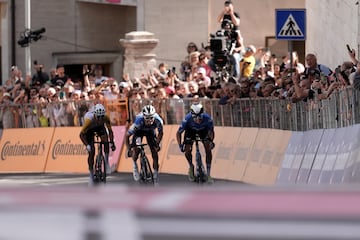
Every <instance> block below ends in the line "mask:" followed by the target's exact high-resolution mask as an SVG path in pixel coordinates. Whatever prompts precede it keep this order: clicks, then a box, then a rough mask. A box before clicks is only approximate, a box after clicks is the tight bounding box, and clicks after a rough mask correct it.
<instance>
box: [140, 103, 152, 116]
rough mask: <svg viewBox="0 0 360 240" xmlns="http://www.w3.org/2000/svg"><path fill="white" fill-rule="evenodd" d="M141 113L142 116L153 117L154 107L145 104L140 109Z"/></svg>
mask: <svg viewBox="0 0 360 240" xmlns="http://www.w3.org/2000/svg"><path fill="white" fill-rule="evenodd" d="M142 113H143V115H144V118H150V117H154V114H155V108H154V107H153V106H151V105H145V106H144V107H143V109H142Z"/></svg>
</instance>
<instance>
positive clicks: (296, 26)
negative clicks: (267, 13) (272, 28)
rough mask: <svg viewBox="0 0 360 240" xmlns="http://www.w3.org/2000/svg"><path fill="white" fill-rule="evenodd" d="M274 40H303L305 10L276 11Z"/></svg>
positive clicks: (304, 35) (304, 34)
mask: <svg viewBox="0 0 360 240" xmlns="http://www.w3.org/2000/svg"><path fill="white" fill-rule="evenodd" d="M275 11H276V14H275V15H276V39H282V40H305V39H306V10H305V9H276V10H275Z"/></svg>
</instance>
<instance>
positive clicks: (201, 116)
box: [176, 103, 215, 182]
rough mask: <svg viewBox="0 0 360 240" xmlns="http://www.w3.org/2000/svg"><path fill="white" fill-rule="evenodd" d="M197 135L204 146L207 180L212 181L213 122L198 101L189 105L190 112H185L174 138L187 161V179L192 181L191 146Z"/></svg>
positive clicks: (193, 177)
mask: <svg viewBox="0 0 360 240" xmlns="http://www.w3.org/2000/svg"><path fill="white" fill-rule="evenodd" d="M183 132H184V141H181V137H182V133H183ZM196 134H197V135H199V137H200V139H201V140H202V143H203V145H204V148H205V153H206V171H207V175H208V180H207V181H208V182H213V179H212V178H211V175H210V173H211V162H212V152H211V151H212V149H213V148H214V147H215V144H214V142H213V141H214V137H215V134H214V123H213V120H212V118H211V117H210V116H209V115H208V114H207V113H205V112H204V108H203V106H202V105H201V104H200V103H194V104H192V105H191V107H190V112H189V113H188V114H186V116H185V119H184V120H183V121H182V123H181V125H180V126H179V129H178V131H177V133H176V140H177V143H178V144H179V148H180V151H181V152H184V153H185V157H186V160H187V161H188V163H189V172H188V173H189V179H190V180H191V181H194V179H195V176H194V164H193V162H192V146H193V143H194V140H195V137H196Z"/></svg>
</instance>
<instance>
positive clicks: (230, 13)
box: [218, 1, 240, 30]
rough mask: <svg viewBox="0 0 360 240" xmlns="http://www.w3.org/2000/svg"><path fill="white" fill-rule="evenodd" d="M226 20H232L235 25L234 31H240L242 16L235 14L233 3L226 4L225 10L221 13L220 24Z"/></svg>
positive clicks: (227, 2) (226, 2)
mask: <svg viewBox="0 0 360 240" xmlns="http://www.w3.org/2000/svg"><path fill="white" fill-rule="evenodd" d="M224 20H230V21H231V22H232V24H233V30H238V27H239V25H240V15H239V14H238V13H237V12H234V6H233V4H232V2H231V1H225V2H224V9H223V10H222V11H221V13H220V15H219V17H218V22H219V23H221V24H222V23H223V22H224Z"/></svg>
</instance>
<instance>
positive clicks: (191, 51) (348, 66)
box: [0, 1, 360, 128]
mask: <svg viewBox="0 0 360 240" xmlns="http://www.w3.org/2000/svg"><path fill="white" fill-rule="evenodd" d="M229 6H230V7H229ZM224 19H228V20H231V21H233V23H234V25H233V26H232V28H233V29H234V31H237V32H238V34H237V35H236V36H237V37H238V36H240V37H241V41H240V42H239V44H240V45H237V47H238V51H236V52H234V53H236V57H235V58H232V59H236V62H235V64H236V65H237V69H238V70H236V71H234V72H231V73H230V75H231V77H230V78H229V79H225V80H224V79H219V78H218V76H219V75H218V74H217V72H216V69H214V68H212V66H211V64H209V61H210V60H211V59H212V56H213V52H212V51H211V46H209V45H207V46H201V47H199V46H198V45H197V44H196V43H194V42H190V43H189V44H188V45H187V46H186V52H185V54H184V55H186V56H185V59H184V60H183V61H182V63H181V65H180V68H179V69H178V70H177V69H176V68H175V67H169V66H168V65H167V64H166V63H160V64H159V65H158V67H156V68H153V69H150V70H149V71H148V72H147V73H144V74H142V75H141V76H137V77H134V78H132V79H130V76H129V74H127V73H125V74H124V75H123V78H122V79H114V78H112V77H108V76H104V75H103V69H102V67H101V66H98V65H94V64H93V65H84V66H83V71H82V74H83V78H81V79H71V78H70V77H69V76H68V75H67V74H66V72H65V68H64V66H63V65H58V66H56V68H53V69H50V70H49V71H47V70H46V69H45V66H44V65H43V64H41V63H37V62H34V70H33V72H34V74H33V75H32V76H30V75H26V76H23V73H22V71H21V70H20V69H19V68H18V67H17V66H13V67H11V69H10V78H9V79H8V80H7V81H5V83H4V84H3V85H2V86H1V88H0V102H1V104H0V106H1V107H0V123H1V124H2V126H1V127H2V128H13V127H20V126H26V127H45V126H81V125H82V116H83V114H85V113H86V111H88V110H90V109H91V107H92V106H93V105H94V104H96V103H99V102H100V103H104V102H106V101H112V100H117V99H127V100H129V101H130V102H131V101H132V100H143V99H152V103H153V104H154V106H155V107H156V108H157V110H158V111H159V113H160V114H161V115H162V116H164V114H166V112H164V110H163V112H161V110H160V107H159V106H157V104H160V103H161V102H162V100H165V99H182V98H192V97H194V96H196V97H199V98H209V99H218V103H219V104H234V103H235V102H236V100H237V99H241V98H263V97H269V98H279V99H287V100H289V102H292V103H296V102H299V101H313V100H322V99H326V98H329V97H330V96H331V94H332V92H333V91H335V90H339V89H343V88H347V87H350V86H352V85H353V86H354V87H355V88H357V89H360V66H357V65H358V60H357V58H356V56H355V50H354V49H352V50H351V51H349V58H350V59H349V61H344V62H342V63H341V64H340V65H339V66H338V67H337V68H336V69H331V68H329V67H327V66H325V65H323V64H321V63H318V61H317V58H316V55H315V54H313V53H307V54H306V58H305V59H306V62H305V63H301V62H300V61H299V58H298V56H297V53H296V52H292V53H289V54H288V55H287V56H282V57H281V59H278V58H277V56H276V55H275V54H273V53H272V52H271V49H267V48H264V47H257V48H256V47H255V46H254V45H252V44H247V45H245V44H244V42H245V41H244V39H243V38H242V36H241V33H240V29H239V24H240V16H239V14H235V13H234V10H233V6H232V3H231V1H225V8H224V10H223V11H222V12H221V14H220V16H219V21H223V20H224ZM290 54H292V56H291V57H290ZM290 59H291V60H292V61H291V62H290ZM89 100H91V101H89ZM51 103H54V104H51ZM59 103H62V104H59ZM14 104H15V105H16V104H17V105H22V106H24V107H22V108H19V107H16V106H14ZM133 107H135V109H136V106H135V105H134V106H133ZM172 107H173V105H172V104H168V106H167V109H165V111H171V110H172V109H171V108H172ZM135 111H136V110H135ZM19 116H25V117H19ZM115 117H116V116H115Z"/></svg>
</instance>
